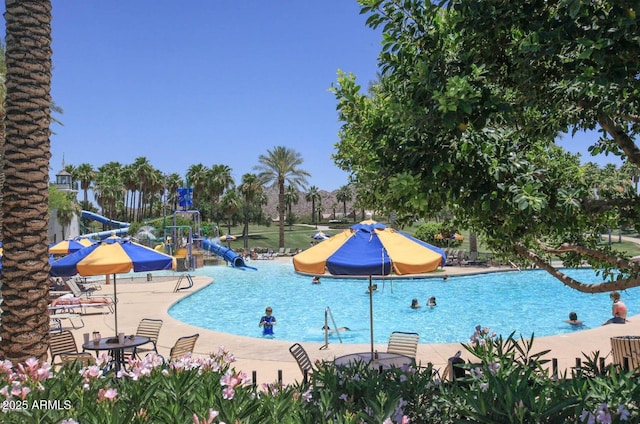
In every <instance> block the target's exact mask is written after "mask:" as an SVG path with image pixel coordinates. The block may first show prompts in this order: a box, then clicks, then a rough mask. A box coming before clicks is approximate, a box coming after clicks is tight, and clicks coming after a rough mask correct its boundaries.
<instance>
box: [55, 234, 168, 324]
mask: <svg viewBox="0 0 640 424" xmlns="http://www.w3.org/2000/svg"><path fill="white" fill-rule="evenodd" d="M163 269H176V259H175V258H174V257H173V256H169V255H166V254H164V253H161V252H158V251H155V250H153V249H151V248H149V247H146V246H143V245H141V244H138V243H134V242H133V241H131V240H129V239H122V238H111V237H110V238H108V239H105V240H103V241H102V242H100V243H94V244H92V245H91V246H89V247H85V248H83V249H80V250H78V251H77V252H75V253H72V254H70V255H67V256H65V257H64V258H61V259H58V260H57V261H54V262H53V263H52V264H51V271H50V274H51V275H53V276H54V277H69V276H73V275H76V274H80V275H82V276H92V275H106V274H114V278H113V294H114V296H115V297H116V299H117V285H116V278H115V274H122V273H128V272H131V271H133V272H148V271H159V270H163ZM114 314H115V329H116V335H117V334H118V302H117V300H116V302H115V304H114Z"/></svg>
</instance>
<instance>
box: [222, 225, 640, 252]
mask: <svg viewBox="0 0 640 424" xmlns="http://www.w3.org/2000/svg"><path fill="white" fill-rule="evenodd" d="M350 225H353V224H352V223H351V224H347V225H345V228H346V227H349V226H350ZM323 227H324V226H323ZM416 228H417V227H415V228H412V227H407V228H404V229H402V231H403V232H405V233H407V234H410V235H414V233H415V230H416ZM226 230H227V228H226V227H223V228H221V231H222V232H224V233H226ZM342 230H343V228H331V229H329V230H324V231H325V232H326V233H328V234H330V235H335V234H338V233H339V232H341V231H342ZM318 231H319V230H317V229H316V228H315V226H309V225H299V224H298V225H292V226H291V227H289V226H285V230H284V237H285V247H289V248H291V250H292V251H293V250H295V249H296V248H300V249H303V250H304V249H307V248H308V247H309V242H310V241H312V240H313V239H312V238H311V236H312V235H313V234H314V233H316V232H318ZM241 233H242V227H241V226H232V227H231V234H233V235H235V236H237V237H238V240H236V241H233V242H231V248H233V249H237V250H240V249H242V247H243V241H242V239H241V238H240V234H241ZM462 235H463V236H464V240H463V241H462V243H461V244H460V245H459V246H457V247H456V248H457V249H460V250H465V251H467V252H469V251H470V249H469V234H468V233H465V232H463V233H462ZM624 235H625V236H627V237H638V235H637V234H635V233H634V234H624ZM639 238H640V237H639ZM618 240H619V238H618V236H617V235H615V236H613V235H612V237H611V245H612V248H613V249H614V250H615V251H617V252H621V253H625V254H627V255H629V256H637V255H640V244H636V243H633V242H629V241H622V242H619V241H618ZM278 242H279V238H278V225H277V224H274V225H271V226H264V225H250V226H249V237H248V248H249V249H253V248H258V249H264V250H266V249H268V248H271V249H273V250H274V251H278ZM608 242H609V239H608V237H605V236H603V237H602V243H601V245H606V244H608ZM478 251H479V252H480V253H486V252H489V248H488V247H487V246H485V245H484V244H483V243H482V240H481V239H479V240H478Z"/></svg>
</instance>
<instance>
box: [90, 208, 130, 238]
mask: <svg viewBox="0 0 640 424" xmlns="http://www.w3.org/2000/svg"><path fill="white" fill-rule="evenodd" d="M82 217H83V218H86V219H90V220H92V221H97V222H99V223H101V224H109V225H111V226H113V227H118V228H115V229H113V230H106V231H99V232H97V233H91V234H83V235H82V236H83V237H88V238H100V239H104V238H107V237H110V236H112V235H116V236H122V235H125V234H127V232H128V231H129V225H131V224H129V223H128V222H121V221H114V220H113V219H109V218H107V217H105V216H102V215H98V214H97V213H95V212H89V211H82Z"/></svg>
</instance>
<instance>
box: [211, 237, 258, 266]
mask: <svg viewBox="0 0 640 424" xmlns="http://www.w3.org/2000/svg"><path fill="white" fill-rule="evenodd" d="M202 248H203V249H204V250H207V251H209V252H211V253H214V254H216V255H218V256H221V257H222V259H224V260H225V261H227V262H228V263H230V264H231V266H232V267H234V268H238V269H242V270H246V269H252V270H254V271H257V270H258V269H257V268H254V267H252V266H248V265H247V264H246V263H245V262H244V259H243V258H242V256H240V255H238V254H237V253H236V252H234V251H233V250H231V249H227V248H226V247H224V246H220V245H219V244H216V243H214V242H212V241H211V240H206V239H204V240H202Z"/></svg>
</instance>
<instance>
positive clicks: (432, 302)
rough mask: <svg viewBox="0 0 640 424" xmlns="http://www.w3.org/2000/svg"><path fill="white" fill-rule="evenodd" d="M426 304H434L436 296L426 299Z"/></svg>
mask: <svg viewBox="0 0 640 424" xmlns="http://www.w3.org/2000/svg"><path fill="white" fill-rule="evenodd" d="M427 306H436V297H435V296H431V297H430V298H429V300H427Z"/></svg>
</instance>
